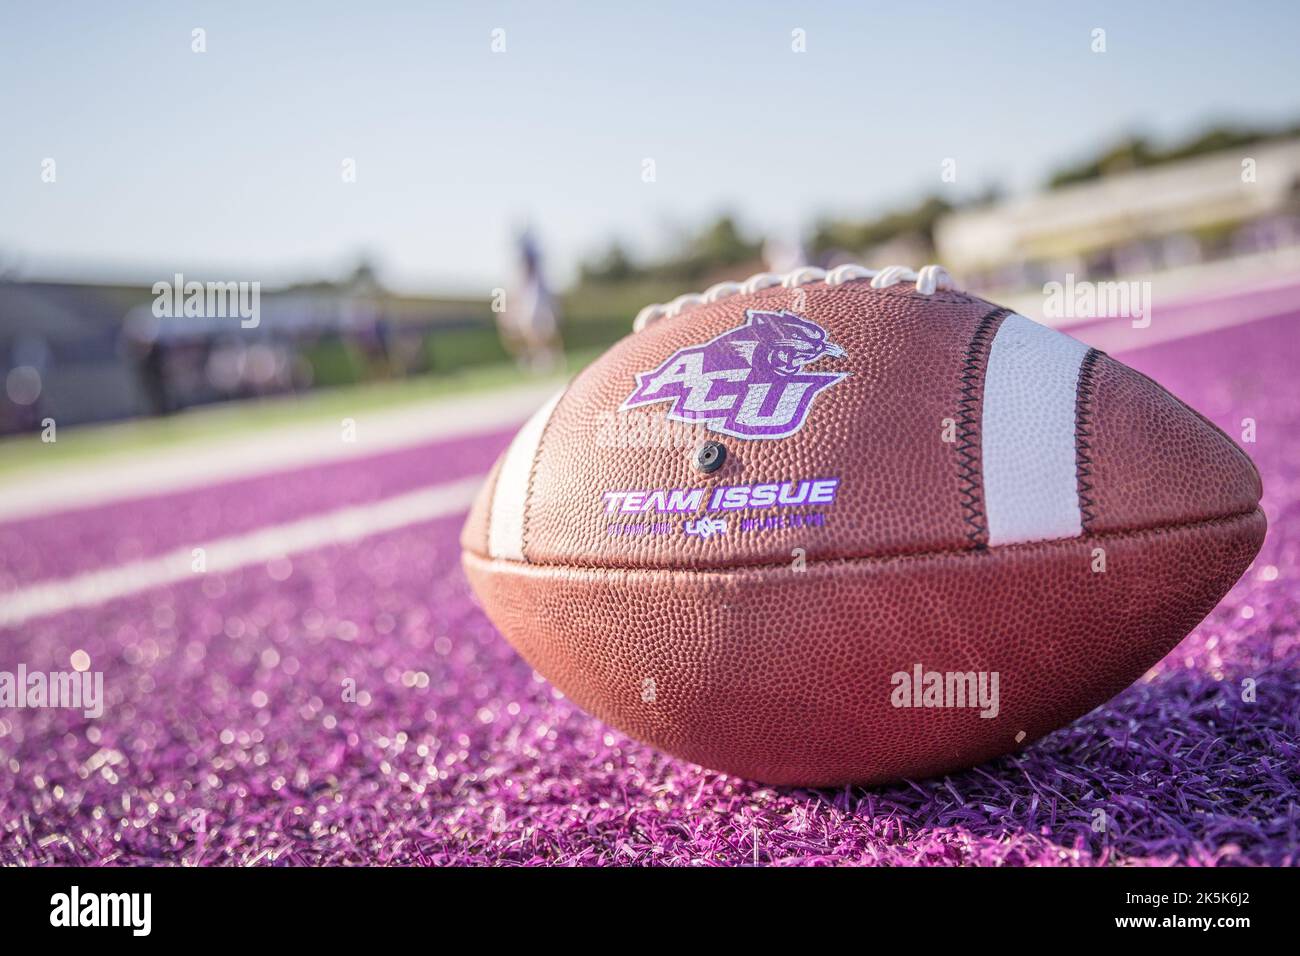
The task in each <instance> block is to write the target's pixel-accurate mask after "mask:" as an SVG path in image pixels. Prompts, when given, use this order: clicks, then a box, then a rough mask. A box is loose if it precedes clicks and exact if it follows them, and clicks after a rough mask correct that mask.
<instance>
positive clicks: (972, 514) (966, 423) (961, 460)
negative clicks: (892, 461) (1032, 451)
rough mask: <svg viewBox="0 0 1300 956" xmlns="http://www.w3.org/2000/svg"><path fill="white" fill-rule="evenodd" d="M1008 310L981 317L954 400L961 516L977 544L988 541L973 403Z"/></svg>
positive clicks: (963, 364)
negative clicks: (997, 332) (1000, 325)
mask: <svg viewBox="0 0 1300 956" xmlns="http://www.w3.org/2000/svg"><path fill="white" fill-rule="evenodd" d="M1010 314H1011V310H1010V309H1003V308H998V309H994V310H993V311H992V312H990V313H989V314H988V315H986V316H984V318H982V319H980V322H979V325H977V326H976V328H975V334H974V335H972V336H971V341H970V345H969V347H968V348H967V349H966V356H965V358H964V359H963V361H962V371H961V384H960V386H959V389H958V390H959V393H960V395H961V397H960V398H959V399H958V400H957V416H958V420H957V428H958V432H957V448H956V451H957V495H958V501H959V504H960V505H961V509H962V520H963V521H964V522H965V523H966V525H967V526H968V528H969V530H968V531H967V532H966V537H967V538H968V539H970V542H971V544H972V545H974V546H975V547H977V548H982V547H985V546H986V545H987V544H988V526H987V525H986V523H985V521H984V517H985V516H984V496H983V493H982V492H983V487H982V478H983V475H982V473H981V471H980V463H979V451H980V446H979V442H978V441H977V437H978V432H979V427H978V423H976V421H975V403H976V401H978V400H979V398H980V397H981V394H980V393H981V392H982V389H981V388H980V385H981V382H982V378H981V374H980V373H981V372H982V371H983V370H984V367H985V364H986V362H987V359H988V350H989V344H990V343H991V342H992V339H993V333H994V330H995V327H996V326H997V325H999V324H1000V323H1001V320H1003V319H1005V318H1006V317H1007V316H1008V315H1010Z"/></svg>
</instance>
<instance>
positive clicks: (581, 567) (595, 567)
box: [465, 503, 1264, 574]
mask: <svg viewBox="0 0 1300 956" xmlns="http://www.w3.org/2000/svg"><path fill="white" fill-rule="evenodd" d="M1256 514H1259V515H1263V514H1264V509H1263V508H1261V507H1260V505H1259V504H1258V503H1256V504H1255V505H1254V506H1253V507H1251V508H1250V509H1249V510H1248V511H1238V512H1234V513H1232V514H1226V515H1215V516H1213V517H1210V518H1202V519H1200V520H1198V521H1181V522H1178V523H1176V524H1161V525H1151V526H1150V527H1146V528H1130V529H1127V530H1118V531H1103V532H1100V533H1098V534H1088V535H1076V536H1075V537H1072V538H1046V539H1043V540H1041V541H1020V542H1017V543H1015V544H1002V545H998V546H996V547H993V548H941V549H937V550H933V551H900V552H898V553H896V554H858V555H844V556H840V557H834V558H809V559H808V563H809V564H818V565H828V564H865V563H870V562H880V563H885V562H889V561H914V560H926V559H929V558H945V557H975V558H979V559H981V560H987V559H988V558H990V557H994V556H996V555H999V554H1004V553H1007V552H1016V551H1027V550H1031V549H1035V548H1039V549H1042V548H1048V547H1053V546H1055V545H1060V544H1071V543H1075V542H1082V541H1096V542H1101V543H1104V542H1106V541H1110V540H1114V539H1116V538H1141V537H1156V536H1158V535H1162V534H1168V533H1170V532H1175V531H1190V530H1193V529H1196V528H1208V527H1212V526H1214V525H1219V524H1230V523H1233V522H1236V521H1240V520H1241V519H1242V518H1249V517H1251V516H1252V515H1256ZM465 555H466V556H468V557H473V558H477V559H478V560H480V561H490V562H499V563H504V564H513V565H519V566H521V567H525V566H526V567H533V568H537V569H539V570H541V569H557V570H561V571H666V572H669V573H672V574H726V573H728V572H731V571H765V570H776V569H779V568H788V567H789V564H790V562H789V561H786V560H785V559H782V560H780V561H771V562H766V563H762V564H722V565H708V566H702V567H668V566H666V565H654V564H650V565H623V564H560V563H557V562H537V561H529V560H523V561H512V560H510V559H508V558H494V557H492V556H491V555H484V554H477V553H475V552H473V551H466V552H465Z"/></svg>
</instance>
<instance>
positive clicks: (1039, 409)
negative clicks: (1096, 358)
mask: <svg viewBox="0 0 1300 956" xmlns="http://www.w3.org/2000/svg"><path fill="white" fill-rule="evenodd" d="M1086 354H1088V346H1086V345H1084V344H1083V343H1082V342H1079V341H1078V340H1076V339H1072V338H1070V337H1069V336H1068V335H1062V334H1061V333H1060V332H1056V331H1053V330H1052V329H1049V328H1047V327H1046V326H1042V325H1039V324H1038V323H1037V322H1031V321H1030V320H1029V319H1027V318H1025V317H1024V316H1023V315H1014V314H1013V315H1009V316H1007V317H1006V318H1005V319H1004V320H1003V321H1002V325H1000V326H999V327H998V333H997V335H995V336H994V337H993V345H992V347H991V348H990V349H989V360H988V371H987V373H986V374H985V377H984V420H983V431H982V439H981V442H982V447H983V459H984V510H985V514H986V515H987V517H988V529H989V544H990V545H998V544H1014V543H1015V542H1017V541H1043V540H1048V539H1052V538H1073V537H1077V536H1078V535H1079V534H1080V533H1081V532H1082V530H1083V516H1082V515H1081V513H1080V511H1079V485H1078V478H1077V470H1076V469H1077V464H1076V457H1075V436H1074V430H1075V401H1076V398H1077V396H1078V385H1079V366H1080V364H1081V363H1082V362H1083V357H1084V356H1085V355H1086Z"/></svg>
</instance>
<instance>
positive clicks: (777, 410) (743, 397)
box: [620, 309, 849, 438]
mask: <svg viewBox="0 0 1300 956" xmlns="http://www.w3.org/2000/svg"><path fill="white" fill-rule="evenodd" d="M843 356H844V350H843V349H842V348H840V347H839V346H838V345H836V344H834V343H833V342H831V340H830V337H829V336H828V335H827V334H826V330H825V329H823V328H822V327H821V326H820V325H818V324H817V323H816V322H812V321H810V320H808V319H805V318H801V317H800V316H798V315H795V314H794V313H793V312H786V311H780V312H765V311H761V310H758V309H749V310H747V311H746V312H745V322H744V323H743V324H742V325H740V326H739V327H737V328H734V329H730V330H728V331H726V332H723V333H722V334H721V335H719V336H718V337H717V338H715V339H712V340H711V341H708V342H705V343H704V344H703V345H692V346H688V347H687V348H683V349H679V350H678V351H676V352H674V353H673V354H672V355H671V356H670V357H669V358H668V360H667V361H666V362H664V363H663V364H662V365H660V366H659V367H658V368H657V369H655V370H654V371H652V372H640V373H638V374H637V377H636V380H637V387H636V390H635V391H634V392H633V393H632V394H631V395H630V396H629V397H628V398H627V400H626V401H624V402H623V404H622V405H621V406H620V411H627V410H628V409H630V408H637V407H639V406H641V405H650V404H653V403H655V402H667V403H669V408H668V412H667V416H668V418H669V419H670V420H672V421H677V422H686V423H689V424H701V425H703V426H704V427H706V428H708V429H709V430H710V431H715V432H719V433H721V434H723V435H732V436H734V437H736V438H787V437H789V436H790V435H793V434H794V433H795V432H797V431H798V430H799V429H800V428H802V427H803V424H804V421H805V420H806V419H807V417H808V411H809V409H810V408H812V403H813V399H814V398H816V397H817V395H818V393H820V392H822V391H824V390H825V389H828V388H830V387H831V386H832V385H834V384H835V383H836V382H839V381H840V380H841V379H843V378H845V377H846V376H847V375H848V374H849V373H848V372H813V371H807V370H806V366H808V365H811V364H812V363H814V362H816V361H818V360H819V359H822V358H842V357H843Z"/></svg>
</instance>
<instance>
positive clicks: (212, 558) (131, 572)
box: [0, 475, 483, 627]
mask: <svg viewBox="0 0 1300 956" xmlns="http://www.w3.org/2000/svg"><path fill="white" fill-rule="evenodd" d="M482 482H483V476H482V475H476V476H475V477H473V478H466V479H461V480H459V481H451V482H447V483H445V484H441V485H431V486H429V487H426V488H420V489H418V490H416V491H410V492H406V493H405V494H400V495H395V496H393V497H391V498H385V499H383V500H381V501H376V502H372V503H370V504H365V505H356V506H354V507H351V508H340V509H339V510H337V511H329V512H326V513H324V514H319V515H314V516H312V517H310V518H303V519H300V520H298V521H290V522H287V523H285V524H279V525H273V526H271V527H266V528H260V529H258V530H257V531H252V532H249V533H248V534H241V535H235V536H233V537H229V538H219V539H217V540H215V541H196V542H193V543H192V544H190V545H187V546H186V547H183V548H177V549H176V550H175V551H169V552H168V553H166V554H162V555H159V556H157V557H155V558H145V559H144V560H141V561H132V562H130V563H128V564H121V565H118V566H116V567H111V568H103V569H101V570H98V571H87V572H85V573H84V574H78V575H74V576H73V577H70V578H64V579H62V580H57V581H43V582H41V583H39V584H33V585H29V586H28V587H25V588H22V589H20V590H18V591H13V592H10V593H9V594H6V595H3V596H0V627H15V626H17V625H20V624H23V623H25V622H27V621H30V620H32V619H33V618H38V617H44V616H46V615H49V614H58V613H61V612H63V611H67V610H71V609H72V608H77V607H87V606H90V605H94V604H102V603H104V602H105V601H111V600H113V599H114V598H120V597H126V596H128V595H131V594H138V593H140V592H141V591H147V590H149V589H150V588H156V587H161V586H162V585H166V584H174V583H176V582H178V581H186V580H192V579H194V578H197V577H200V576H201V575H202V574H221V573H224V572H227V571H233V570H235V569H237V568H242V567H247V566H249V565H253V564H260V563H264V562H267V561H270V560H272V559H275V558H280V557H285V556H288V555H291V554H299V553H301V552H304V551H313V550H315V549H317V548H323V547H325V546H327V545H332V544H342V543H346V542H350V541H357V540H360V539H361V538H365V537H368V536H369V535H373V534H380V533H382V532H384V531H391V530H393V529H395V528H402V527H406V526H407V525H411V524H416V523H418V522H421V521H430V520H433V519H435V518H443V517H447V516H448V515H453V514H456V513H458V512H461V511H464V510H465V509H466V508H468V507H469V505H470V503H471V502H472V501H473V500H474V494H475V492H477V490H478V488H479V486H480V485H481V484H482ZM196 547H202V548H203V549H204V552H205V554H204V558H205V569H204V571H203V572H196V571H195V570H194V569H193V564H194V553H193V549H194V548H196Z"/></svg>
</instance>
